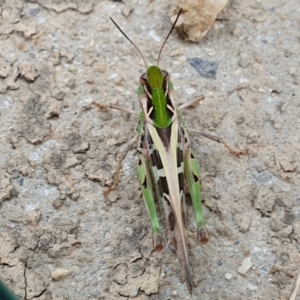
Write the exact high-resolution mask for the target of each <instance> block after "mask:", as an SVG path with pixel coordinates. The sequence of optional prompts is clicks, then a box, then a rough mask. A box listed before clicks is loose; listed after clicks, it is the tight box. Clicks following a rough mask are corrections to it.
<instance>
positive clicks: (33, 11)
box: [30, 7, 40, 17]
mask: <svg viewBox="0 0 300 300" xmlns="http://www.w3.org/2000/svg"><path fill="white" fill-rule="evenodd" d="M39 12H40V9H39V8H38V7H37V8H33V9H32V10H30V15H31V16H32V17H35V16H36V15H38V13H39Z"/></svg>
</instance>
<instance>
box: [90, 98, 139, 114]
mask: <svg viewBox="0 0 300 300" xmlns="http://www.w3.org/2000/svg"><path fill="white" fill-rule="evenodd" d="M92 104H94V105H96V106H97V107H98V108H99V109H115V110H119V111H121V112H125V113H128V114H132V115H137V114H138V113H139V112H138V111H136V110H132V109H130V108H126V107H123V106H119V105H114V104H106V105H105V104H100V103H97V102H95V101H94V102H93V103H92Z"/></svg>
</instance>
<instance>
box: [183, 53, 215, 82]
mask: <svg viewBox="0 0 300 300" xmlns="http://www.w3.org/2000/svg"><path fill="white" fill-rule="evenodd" d="M187 61H188V62H189V64H190V65H191V66H192V67H193V68H194V69H195V70H196V71H197V72H198V73H199V74H200V76H202V77H205V78H213V79H216V74H217V69H218V63H217V62H215V61H210V60H203V59H200V58H197V57H195V58H188V60H187Z"/></svg>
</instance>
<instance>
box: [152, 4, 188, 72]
mask: <svg viewBox="0 0 300 300" xmlns="http://www.w3.org/2000/svg"><path fill="white" fill-rule="evenodd" d="M181 12H182V8H180V10H179V13H178V15H177V17H176V20H175V22H174V23H173V26H172V28H171V30H170V32H169V34H168V35H167V37H166V38H165V40H164V42H163V44H162V46H161V48H160V50H159V54H158V59H157V66H158V65H159V59H160V55H161V52H162V50H163V48H164V46H165V43H166V42H167V40H168V38H169V36H170V34H171V33H172V31H173V29H174V27H175V25H176V23H177V21H178V19H179V16H180V14H181Z"/></svg>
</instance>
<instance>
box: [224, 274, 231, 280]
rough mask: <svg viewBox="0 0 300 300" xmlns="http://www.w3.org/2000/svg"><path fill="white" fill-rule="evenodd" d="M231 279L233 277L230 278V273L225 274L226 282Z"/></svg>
mask: <svg viewBox="0 0 300 300" xmlns="http://www.w3.org/2000/svg"><path fill="white" fill-rule="evenodd" d="M232 277H233V276H232V275H231V274H230V273H226V274H225V278H226V279H227V280H230V279H231V278H232Z"/></svg>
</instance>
